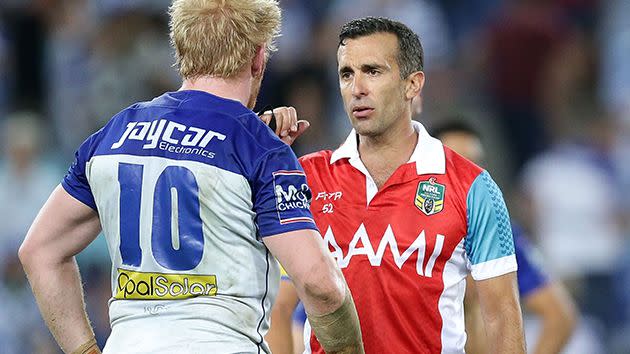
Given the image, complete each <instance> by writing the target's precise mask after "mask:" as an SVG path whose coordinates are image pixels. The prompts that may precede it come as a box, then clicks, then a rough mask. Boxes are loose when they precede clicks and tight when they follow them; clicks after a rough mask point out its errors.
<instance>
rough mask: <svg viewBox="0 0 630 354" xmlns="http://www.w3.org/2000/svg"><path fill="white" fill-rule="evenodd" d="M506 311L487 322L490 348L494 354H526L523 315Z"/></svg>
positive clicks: (513, 310)
mask: <svg viewBox="0 0 630 354" xmlns="http://www.w3.org/2000/svg"><path fill="white" fill-rule="evenodd" d="M518 309H519V308H518V307H516V308H515V309H506V311H504V312H502V313H501V314H500V315H499V316H497V318H495V319H494V320H493V321H487V322H486V332H487V336H488V348H489V350H490V353H493V354H504V353H510V354H525V353H526V349H525V339H524V335H523V321H522V318H521V313H520V311H518Z"/></svg>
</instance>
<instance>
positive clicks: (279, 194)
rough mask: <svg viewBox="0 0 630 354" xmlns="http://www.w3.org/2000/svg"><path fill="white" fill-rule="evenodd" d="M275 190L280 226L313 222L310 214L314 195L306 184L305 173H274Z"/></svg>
mask: <svg viewBox="0 0 630 354" xmlns="http://www.w3.org/2000/svg"><path fill="white" fill-rule="evenodd" d="M273 188H274V192H275V194H276V209H277V210H278V219H279V220H280V224H289V223H292V222H312V221H313V219H312V218H311V217H310V212H309V207H310V205H311V197H312V194H311V189H310V188H309V187H308V184H306V175H305V174H304V172H302V171H276V172H274V173H273ZM305 212H306V213H305Z"/></svg>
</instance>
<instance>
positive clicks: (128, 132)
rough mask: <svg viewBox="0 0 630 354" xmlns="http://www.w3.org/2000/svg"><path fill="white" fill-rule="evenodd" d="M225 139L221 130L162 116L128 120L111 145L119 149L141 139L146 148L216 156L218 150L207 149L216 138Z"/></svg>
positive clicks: (217, 139)
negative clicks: (183, 122) (138, 120)
mask: <svg viewBox="0 0 630 354" xmlns="http://www.w3.org/2000/svg"><path fill="white" fill-rule="evenodd" d="M225 139H226V136H225V135H224V134H221V133H219V132H215V131H212V130H207V129H202V128H198V127H193V126H187V125H184V124H180V123H177V122H173V121H169V120H166V119H160V120H155V121H152V122H129V123H127V127H126V129H125V131H124V132H123V134H122V136H121V137H120V139H119V140H118V141H117V142H115V143H113V144H112V146H111V147H110V148H111V149H112V150H116V149H119V148H120V147H122V146H123V145H124V144H125V143H126V142H127V141H130V140H138V141H141V142H143V143H144V144H143V145H142V148H143V149H155V148H158V149H160V150H164V151H168V152H171V153H177V154H192V155H200V156H203V157H206V158H209V159H213V158H214V157H215V153H214V152H212V151H208V150H206V147H207V146H208V144H209V143H210V142H211V141H213V140H216V141H224V140H225Z"/></svg>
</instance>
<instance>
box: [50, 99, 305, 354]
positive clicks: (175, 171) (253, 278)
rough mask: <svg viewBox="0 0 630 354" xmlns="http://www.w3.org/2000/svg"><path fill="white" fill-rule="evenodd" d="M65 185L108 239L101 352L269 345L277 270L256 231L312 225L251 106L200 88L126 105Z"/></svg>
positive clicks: (300, 183)
mask: <svg viewBox="0 0 630 354" xmlns="http://www.w3.org/2000/svg"><path fill="white" fill-rule="evenodd" d="M62 185H63V187H64V188H65V190H66V191H67V192H68V193H70V194H71V195H72V196H74V197H75V198H76V199H78V200H79V201H81V202H83V203H84V204H86V205H88V206H90V207H91V208H93V209H94V210H96V211H97V212H98V214H99V217H100V221H101V224H102V227H103V233H104V234H105V237H106V238H107V243H108V247H109V253H110V256H111V259H112V299H111V300H110V303H109V306H110V320H111V324H112V335H111V337H110V338H109V340H108V342H107V346H106V348H105V351H106V352H108V353H140V352H142V353H210V352H211V353H234V352H239V353H241V352H243V353H258V352H261V351H263V352H269V349H268V347H267V345H266V344H265V343H264V340H263V337H264V334H265V333H266V331H267V329H268V325H269V322H268V318H269V312H270V308H271V305H272V303H273V301H274V299H275V296H276V293H277V287H278V283H279V279H280V271H279V267H278V263H277V262H276V261H275V259H274V258H273V256H272V255H271V254H269V251H268V249H267V248H266V247H265V246H264V244H263V243H262V238H263V237H266V236H271V235H276V234H280V233H284V232H288V231H294V230H300V229H317V228H316V226H315V224H314V222H313V220H312V216H311V213H310V211H309V203H310V199H311V192H310V190H309V188H308V186H307V184H306V178H305V175H304V172H303V171H302V168H301V167H300V165H299V163H298V161H297V159H296V157H295V155H294V154H293V152H292V151H291V149H290V148H289V147H288V146H287V145H286V144H284V143H283V142H282V141H280V140H279V139H278V138H277V137H276V136H275V135H274V134H273V132H272V131H271V130H270V129H269V128H268V127H267V126H266V125H265V124H264V123H263V122H262V121H260V119H259V118H258V117H257V116H256V115H255V114H254V113H253V112H252V111H251V110H249V109H247V108H246V107H244V106H243V105H241V104H240V103H239V102H236V101H232V100H228V99H223V98H220V97H217V96H214V95H211V94H208V93H205V92H201V91H178V92H171V93H166V94H164V95H162V96H160V97H157V98H155V99H154V100H152V101H150V102H143V103H138V104H135V105H133V106H131V107H129V108H127V109H125V110H123V111H122V112H120V113H118V114H117V115H116V116H114V117H113V118H112V119H111V121H110V122H109V123H108V124H107V125H106V126H105V127H104V128H102V129H101V130H100V131H98V132H96V133H95V134H94V135H92V136H91V137H89V138H88V139H87V140H86V141H85V142H84V143H83V145H81V147H80V148H79V150H78V151H77V153H76V161H75V162H74V164H73V165H72V167H71V168H70V170H69V172H68V174H67V176H66V177H65V179H64V180H63V182H62Z"/></svg>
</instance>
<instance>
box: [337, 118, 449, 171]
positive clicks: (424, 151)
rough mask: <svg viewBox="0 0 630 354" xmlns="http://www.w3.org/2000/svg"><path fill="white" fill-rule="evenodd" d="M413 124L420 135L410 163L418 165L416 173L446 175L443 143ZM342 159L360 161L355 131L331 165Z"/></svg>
mask: <svg viewBox="0 0 630 354" xmlns="http://www.w3.org/2000/svg"><path fill="white" fill-rule="evenodd" d="M411 123H412V124H413V129H414V130H415V131H416V132H417V133H418V143H417V144H416V148H415V149H414V150H413V153H412V154H411V158H410V159H409V162H415V163H416V172H417V173H418V174H419V175H424V174H444V173H445V172H446V158H445V156H444V147H443V146H442V142H441V141H439V140H438V139H436V138H434V137H432V136H430V135H429V133H428V132H427V130H426V129H425V128H424V126H423V125H422V124H421V123H420V122H417V121H413V120H412V121H411ZM341 159H349V160H350V162H353V161H357V160H360V157H359V149H358V143H357V134H356V132H355V130H354V129H352V131H351V132H350V135H348V137H347V138H346V141H345V142H344V143H343V144H342V145H341V146H340V147H339V148H338V149H337V150H335V151H334V152H333V154H332V156H331V158H330V163H331V164H333V163H335V162H337V161H339V160H341Z"/></svg>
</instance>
